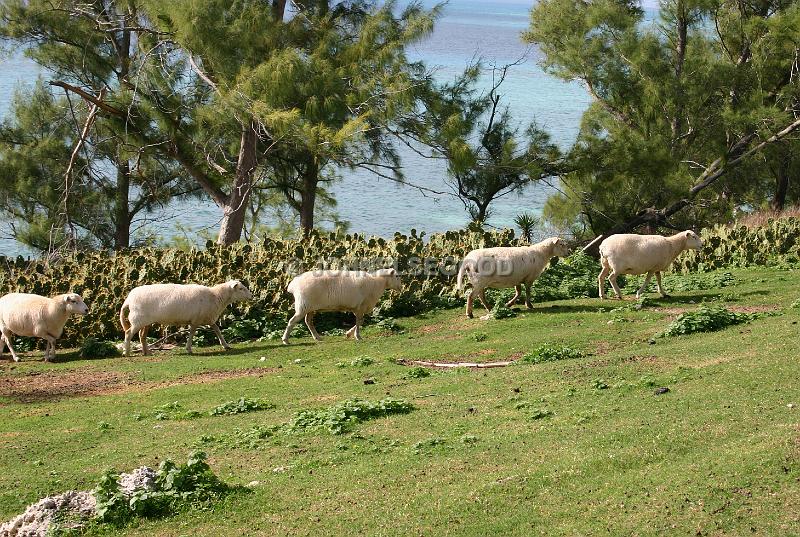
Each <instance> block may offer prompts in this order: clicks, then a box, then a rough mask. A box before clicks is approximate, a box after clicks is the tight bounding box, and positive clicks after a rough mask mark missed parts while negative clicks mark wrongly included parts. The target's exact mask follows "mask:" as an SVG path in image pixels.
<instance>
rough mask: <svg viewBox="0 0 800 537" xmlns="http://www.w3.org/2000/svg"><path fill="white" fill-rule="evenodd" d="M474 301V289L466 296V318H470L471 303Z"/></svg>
mask: <svg viewBox="0 0 800 537" xmlns="http://www.w3.org/2000/svg"><path fill="white" fill-rule="evenodd" d="M474 301H475V291H474V290H473V292H471V293H470V294H469V295H468V296H467V318H469V319H472V305H473V302H474Z"/></svg>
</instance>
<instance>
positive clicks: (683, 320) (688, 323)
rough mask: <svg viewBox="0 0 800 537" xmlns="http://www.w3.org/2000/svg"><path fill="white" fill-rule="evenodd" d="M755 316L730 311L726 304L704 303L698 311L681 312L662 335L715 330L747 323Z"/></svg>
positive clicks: (679, 334) (680, 334)
mask: <svg viewBox="0 0 800 537" xmlns="http://www.w3.org/2000/svg"><path fill="white" fill-rule="evenodd" d="M753 318H754V316H753V315H752V314H748V313H737V312H734V311H730V310H728V309H727V308H725V307H724V306H709V305H706V304H703V305H702V306H700V307H699V308H698V309H697V310H696V311H687V312H685V313H681V314H680V315H679V316H678V318H677V319H675V320H674V321H672V322H671V323H670V324H669V326H668V327H667V329H666V330H664V332H663V333H662V334H661V335H662V336H682V335H686V334H694V333H696V332H714V331H716V330H722V329H723V328H727V327H729V326H733V325H736V324H741V323H746V322H749V321H751V320H753Z"/></svg>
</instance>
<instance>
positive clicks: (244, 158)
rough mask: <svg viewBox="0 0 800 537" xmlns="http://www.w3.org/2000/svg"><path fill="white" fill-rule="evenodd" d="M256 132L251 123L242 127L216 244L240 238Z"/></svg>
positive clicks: (254, 162) (251, 175)
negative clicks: (237, 158)
mask: <svg viewBox="0 0 800 537" xmlns="http://www.w3.org/2000/svg"><path fill="white" fill-rule="evenodd" d="M257 144H258V133H256V126H255V124H253V123H250V124H248V125H247V126H245V127H244V128H243V129H242V141H241V143H240V144H239V162H238V163H237V164H236V178H235V179H234V183H233V186H232V187H231V192H230V194H229V195H228V197H227V200H225V204H224V205H223V207H222V211H223V216H222V223H221V224H220V228H219V238H218V239H217V244H222V245H225V246H230V245H231V244H234V243H236V242H239V239H241V238H242V229H243V228H244V220H245V216H246V215H247V203H248V201H249V200H250V193H251V191H252V188H253V173H254V172H255V169H256V148H257Z"/></svg>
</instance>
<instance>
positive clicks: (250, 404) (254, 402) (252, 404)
mask: <svg viewBox="0 0 800 537" xmlns="http://www.w3.org/2000/svg"><path fill="white" fill-rule="evenodd" d="M271 408H275V405H273V404H272V403H269V402H267V401H264V400H263V399H250V398H247V397H240V398H239V399H238V400H236V401H228V402H226V403H222V404H221V405H219V406H216V407H214V408H212V409H211V410H210V411H209V412H208V413H209V415H211V416H230V415H233V414H242V413H244V412H254V411H256V410H268V409H271Z"/></svg>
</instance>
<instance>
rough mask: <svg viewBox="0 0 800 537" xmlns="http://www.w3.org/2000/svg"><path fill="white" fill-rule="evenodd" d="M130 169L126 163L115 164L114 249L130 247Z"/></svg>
mask: <svg viewBox="0 0 800 537" xmlns="http://www.w3.org/2000/svg"><path fill="white" fill-rule="evenodd" d="M130 187H131V168H130V165H129V164H128V162H127V161H124V162H120V163H119V164H117V191H116V193H115V196H114V249H115V250H121V249H123V248H128V247H130V245H131V215H130V210H129V207H128V202H129V201H130V200H129V195H130Z"/></svg>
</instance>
